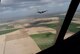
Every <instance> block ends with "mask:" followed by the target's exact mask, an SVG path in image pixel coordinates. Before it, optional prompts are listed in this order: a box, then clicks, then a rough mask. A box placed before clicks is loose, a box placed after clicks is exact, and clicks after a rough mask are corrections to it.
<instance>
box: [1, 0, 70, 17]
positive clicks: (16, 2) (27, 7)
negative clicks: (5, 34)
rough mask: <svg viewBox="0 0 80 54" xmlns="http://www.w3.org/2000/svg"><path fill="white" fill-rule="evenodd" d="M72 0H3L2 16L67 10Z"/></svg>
mask: <svg viewBox="0 0 80 54" xmlns="http://www.w3.org/2000/svg"><path fill="white" fill-rule="evenodd" d="M70 1H71V0H1V3H0V18H12V17H20V16H30V15H37V14H38V13H37V11H42V10H48V11H47V13H56V12H61V11H62V12H63V11H67V9H68V7H69V4H70Z"/></svg>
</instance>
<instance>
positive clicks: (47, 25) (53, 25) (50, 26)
mask: <svg viewBox="0 0 80 54" xmlns="http://www.w3.org/2000/svg"><path fill="white" fill-rule="evenodd" d="M41 25H43V26H46V27H49V28H53V29H56V27H57V25H58V23H55V24H54V23H50V24H41Z"/></svg>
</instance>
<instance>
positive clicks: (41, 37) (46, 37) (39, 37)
mask: <svg viewBox="0 0 80 54" xmlns="http://www.w3.org/2000/svg"><path fill="white" fill-rule="evenodd" d="M31 37H32V38H33V39H34V41H35V42H36V43H37V44H38V46H39V47H40V49H41V50H44V49H46V48H48V47H51V46H52V45H54V43H55V34H52V33H41V34H34V35H31Z"/></svg>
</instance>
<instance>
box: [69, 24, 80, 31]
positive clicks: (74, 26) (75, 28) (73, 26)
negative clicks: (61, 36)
mask: <svg viewBox="0 0 80 54" xmlns="http://www.w3.org/2000/svg"><path fill="white" fill-rule="evenodd" d="M78 26H80V24H75V23H71V24H70V26H69V28H68V30H69V31H71V32H78V31H80V28H77V27H78Z"/></svg>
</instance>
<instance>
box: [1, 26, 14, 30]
mask: <svg viewBox="0 0 80 54" xmlns="http://www.w3.org/2000/svg"><path fill="white" fill-rule="evenodd" d="M2 28H4V29H10V28H14V27H13V26H8V25H1V26H0V29H2Z"/></svg>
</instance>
